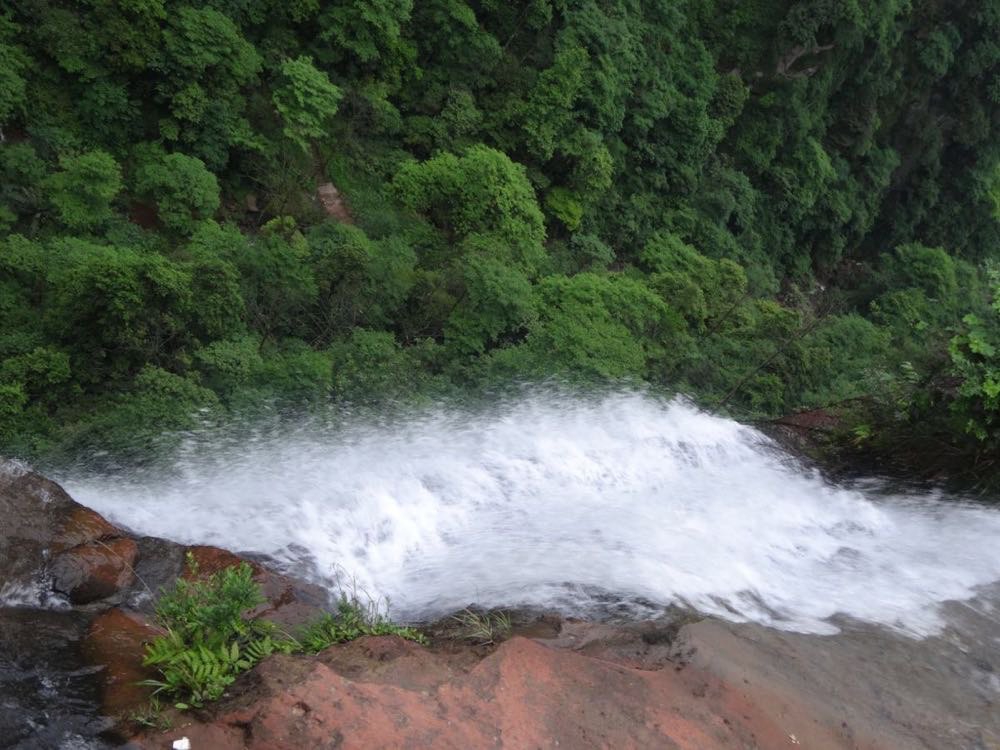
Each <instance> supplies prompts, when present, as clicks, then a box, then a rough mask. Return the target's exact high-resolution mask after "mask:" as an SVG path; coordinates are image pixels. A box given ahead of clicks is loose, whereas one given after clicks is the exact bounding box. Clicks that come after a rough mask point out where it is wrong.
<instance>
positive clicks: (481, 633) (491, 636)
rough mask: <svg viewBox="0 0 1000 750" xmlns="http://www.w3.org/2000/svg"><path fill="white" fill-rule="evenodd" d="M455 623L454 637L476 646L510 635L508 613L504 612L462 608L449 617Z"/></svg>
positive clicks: (485, 644) (491, 643)
mask: <svg viewBox="0 0 1000 750" xmlns="http://www.w3.org/2000/svg"><path fill="white" fill-rule="evenodd" d="M451 619H452V620H453V621H454V622H455V624H456V625H457V632H456V636H455V637H456V638H462V639H464V640H468V641H472V642H474V643H475V644H476V645H478V646H491V645H493V644H496V643H499V642H500V641H502V640H504V639H506V638H507V637H509V636H510V630H511V621H510V615H509V614H507V613H506V612H476V611H475V610H472V609H463V610H462V611H461V612H459V613H458V614H456V615H452V618H451Z"/></svg>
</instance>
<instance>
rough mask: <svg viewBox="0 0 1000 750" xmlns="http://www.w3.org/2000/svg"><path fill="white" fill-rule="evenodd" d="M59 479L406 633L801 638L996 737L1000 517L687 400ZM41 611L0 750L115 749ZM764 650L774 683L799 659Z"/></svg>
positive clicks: (14, 598)
mask: <svg viewBox="0 0 1000 750" xmlns="http://www.w3.org/2000/svg"><path fill="white" fill-rule="evenodd" d="M55 478H56V479H57V480H59V481H60V482H61V483H62V484H63V486H64V487H65V488H66V489H67V491H68V492H69V493H70V495H72V496H73V497H74V498H75V499H76V500H78V501H79V502H81V503H83V504H84V505H87V506H89V507H91V508H93V509H95V510H97V511H98V512H100V513H101V514H103V515H105V516H106V517H107V518H108V519H110V520H111V521H112V522H114V523H116V524H119V525H121V526H123V527H126V528H128V529H130V530H132V531H133V532H135V533H137V534H141V535H153V536H159V537H165V538H168V539H172V540H175V541H178V542H182V543H189V544H195V543H197V544H211V545H217V546H220V547H224V548H228V549H232V550H235V551H238V552H244V553H252V554H255V555H260V556H264V557H267V558H270V559H271V560H272V561H274V562H275V563H276V564H277V565H278V566H280V567H283V568H285V569H287V570H289V571H291V572H293V573H294V574H295V575H297V576H298V577H302V578H308V579H312V580H313V581H315V582H318V583H320V584H323V585H325V586H328V587H330V589H331V590H336V589H338V588H341V587H345V586H347V587H356V588H357V589H359V590H361V591H363V592H365V593H367V594H368V595H370V596H371V597H374V598H377V599H379V600H380V601H382V602H388V607H389V610H390V613H391V614H392V616H393V617H395V618H397V619H400V620H413V621H419V620H427V619H433V618H436V617H438V616H441V615H444V614H448V613H450V612H454V611H455V610H457V609H460V608H462V607H465V606H467V605H470V604H477V605H479V606H483V607H525V606H527V607H537V608H544V609H549V610H558V611H559V612H561V613H563V614H566V615H575V616H583V617H590V618H600V619H617V620H632V619H642V618H654V617H656V616H658V615H659V614H661V613H662V612H663V611H664V609H665V607H667V606H668V605H672V604H673V605H681V606H684V607H689V608H693V609H695V610H698V611H699V612H702V613H705V614H710V615H715V616H717V617H720V618H723V619H726V620H730V621H733V622H745V623H748V625H747V626H746V627H749V628H757V630H754V631H753V633H754V635H753V637H752V639H751V640H752V641H753V643H756V644H758V646H756V647H755V648H760V649H765V650H766V648H767V646H766V644H767V643H768V642H769V641H768V639H769V638H771V636H767V635H766V633H771V634H774V635H775V637H777V632H778V631H785V633H787V634H803V635H795V636H794V637H795V638H806V639H807V641H805V642H804V643H806V646H807V647H808V649H809V652H808V653H809V654H811V655H813V656H815V657H816V658H818V659H825V658H827V657H826V656H825V655H826V654H828V655H829V659H830V663H834V664H839V663H842V661H843V659H845V658H851V659H854V660H855V662H856V663H857V664H866V663H871V664H873V665H877V669H874V670H873V672H872V674H871V675H869V676H868V678H866V679H867V682H865V686H866V687H865V689H870V690H872V691H873V692H872V695H873V696H876V697H877V696H878V695H886V694H890V695H891V694H893V691H894V690H895V689H896V686H899V685H901V684H902V683H905V682H908V681H909V680H910V676H909V673H908V672H906V673H904V671H898V673H894V672H893V669H895V667H894V666H893V663H891V662H887V661H885V660H884V659H883V660H882V661H879V659H880V658H881V657H883V656H884V655H885V654H887V653H896V654H902V656H901V657H900V659H899V660H898V662H899V664H901V665H912V664H921V665H923V666H922V667H921V668H922V669H923V670H924V672H926V674H927V675H928V680H929V682H928V685H929V687H928V690H929V692H928V693H927V695H926V696H924V695H923V694H921V696H920V697H919V701H926V703H927V705H930V706H933V705H937V706H938V707H939V708H940V707H941V706H945V707H947V706H962V707H971V708H970V709H969V710H970V711H971V712H972V713H971V714H970V715H971V716H973V718H972V719H963V721H966V723H968V722H970V721H971V722H972V724H978V725H980V726H982V727H985V726H986V725H987V724H989V725H990V726H991V727H992V724H991V723H990V722H993V723H995V719H989V718H988V717H990V716H993V715H994V714H993V713H992V711H993V709H992V708H991V706H994V705H995V704H996V702H997V701H1000V679H998V678H997V677H996V674H997V671H1000V663H996V659H995V658H994V654H995V653H996V652H997V651H998V646H1000V620H998V613H1000V583H998V582H1000V507H996V506H991V505H989V504H984V503H974V502H970V501H966V500H964V499H962V498H958V497H953V496H946V495H944V494H942V493H940V492H937V491H924V492H916V491H910V490H906V491H902V490H900V489H899V487H898V486H896V485H893V484H890V483H886V482H882V481H879V480H866V481H855V482H852V483H849V484H844V483H841V484H836V483H832V482H830V481H828V480H827V479H825V478H824V477H823V476H822V475H821V474H820V473H819V472H818V471H817V470H815V469H812V468H809V467H807V466H806V465H804V464H803V463H802V462H801V461H799V460H798V459H797V458H795V457H793V456H791V455H790V454H788V453H787V452H786V451H785V450H783V449H781V448H780V447H779V446H778V445H776V444H775V443H774V442H772V441H771V440H770V439H768V438H767V437H766V436H765V435H763V434H762V433H760V432H758V431H756V430H754V429H752V428H749V427H746V426H743V425H740V424H738V423H736V422H734V421H731V420H728V419H724V418H720V417H715V416H712V415H709V414H706V413H704V412H701V411H699V410H697V409H695V408H693V407H692V406H691V405H689V404H688V403H686V402H685V401H683V400H672V401H667V400H662V399H658V398H655V397H652V396H650V395H648V394H643V393H638V392H625V393H619V394H612V395H603V396H594V397H582V396H570V395H565V394H555V393H551V392H545V393H537V394H535V395H527V396H524V397H521V398H519V399H515V400H511V401H507V402H504V403H501V404H500V405H495V406H493V407H491V408H488V409H482V408H479V409H460V408H455V407H440V408H434V409H426V410H424V411H422V412H419V413H414V414H411V415H409V416H408V417H406V418H402V419H397V420H393V421H392V422H388V421H382V422H377V421H372V420H368V419H363V418H360V417H354V418H351V417H347V418H344V419H340V420H338V421H337V423H336V425H335V426H330V425H329V424H326V425H319V424H316V423H312V422H310V423H307V424H300V425H298V426H297V427H296V428H295V429H288V428H287V427H285V428H281V429H277V428H275V429H263V428H258V429H255V430H252V431H237V432H233V431H206V432H205V433H202V434H196V435H192V436H190V437H189V438H188V439H187V442H186V445H185V446H184V448H183V450H181V452H180V453H179V454H178V458H177V459H176V460H175V461H173V462H172V463H171V465H170V466H169V467H166V468H164V467H162V466H160V467H158V468H156V469H155V470H153V469H149V470H146V471H143V472H133V473H131V474H129V475H126V476H122V475H120V474H119V475H107V474H95V473H89V472H82V471H76V472H72V473H66V474H64V475H62V476H56V477H55ZM0 589H2V587H0ZM28 593H30V592H28ZM25 596H26V594H25V592H24V591H13V590H11V591H6V592H5V591H4V590H0V627H2V628H3V629H4V639H2V640H3V644H6V645H5V646H4V648H6V649H7V651H9V653H7V652H5V651H4V650H3V648H0V699H2V700H0V729H3V727H5V726H6V727H8V728H14V729H15V730H16V731H17V732H19V733H25V732H26V733H27V734H25V735H24V737H23V738H20V739H19V737H14V736H13V735H11V737H6V738H0V747H4V746H16V747H24V748H29V747H30V748H34V747H65V748H96V747H100V746H101V741H100V740H99V739H97V735H98V734H99V733H100V732H101V730H102V729H104V728H106V726H107V723H106V722H104V721H102V720H100V719H99V718H97V717H96V710H97V703H96V697H95V694H94V685H93V679H92V676H93V668H89V667H87V666H86V665H85V664H83V663H81V662H79V659H78V655H77V654H76V652H75V651H74V650H73V643H74V639H77V638H78V637H79V632H78V631H79V625H78V623H77V621H76V619H75V615H74V614H73V612H72V611H70V610H68V608H67V607H66V606H65V605H63V606H62V607H61V608H60V606H59V603H58V602H54V601H51V600H49V601H46V597H44V596H43V597H41V598H39V597H34V598H32V597H28V598H27V599H25ZM33 623H34V624H33ZM774 629H777V630H774ZM840 630H843V631H844V632H843V633H842V634H841V635H840V636H837V637H835V638H816V636H822V635H829V634H836V633H838V631H840ZM771 641H772V642H773V643H772V647H771V648H772V650H773V651H774V652H775V653H776V654H777V656H776V657H774V658H776V659H778V662H780V656H781V652H782V650H783V649H787V648H789V645H788V644H789V643H790V641H782V640H780V638H779V639H778V640H776V641H775V640H774V639H773V638H771ZM3 644H0V645H3ZM900 644H902V645H900ZM32 649H33V650H32ZM817 654H818V655H819V656H816V655H817ZM792 661H793V662H795V663H796V664H799V662H800V661H802V660H801V659H800V660H799V661H796V660H795V658H792ZM790 664H791V662H790ZM33 665H34V666H33ZM786 666H787V665H786ZM904 668H905V669H909V666H905V667H900V668H899V669H900V670H903V669H904ZM781 671H782V666H781V664H780V663H778V664H777V672H778V673H780V672H781ZM819 674H820V676H822V675H823V674H824V673H823V672H822V670H821V671H820V673H819ZM934 675H938V676H939V677H940V684H939V685H938V686H937V687H936V688H935V687H934V685H935V684H936V683H935V680H936V678H935V677H934ZM801 679H802V680H803V685H807V684H815V683H816V681H817V680H818V679H821V677H819V678H818V677H816V674H815V673H810V674H808V675H804V676H801ZM869 683H871V684H869ZM831 689H832V690H842V689H844V688H837V687H834V688H831ZM866 700H867V699H866ZM872 700H875V698H872ZM915 700H916V699H915ZM915 705H916V704H915ZM922 705H924V704H923V703H920V704H919V706H922ZM919 706H918V708H919ZM921 710H922V709H921ZM956 710H957V709H956ZM975 717H987V718H981V719H980V718H975ZM11 731H13V730H11ZM914 731H916V730H914ZM920 731H922V732H924V734H926V731H928V730H920ZM983 731H988V732H994V734H987V735H983V736H988V737H992V736H1000V727H993V728H992V729H987V730H983ZM29 734H35V735H36V736H34V737H29V736H28V735H29ZM3 739H6V740H8V742H10V741H11V740H13V742H12V743H10V744H9V745H5V743H4V741H3ZM977 741H978V740H977ZM18 742H21V744H18ZM921 746H923V745H921ZM956 746H962V747H965V746H968V747H979V745H977V744H974V743H973V744H966V745H956Z"/></svg>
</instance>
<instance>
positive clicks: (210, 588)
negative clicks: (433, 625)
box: [142, 555, 425, 710]
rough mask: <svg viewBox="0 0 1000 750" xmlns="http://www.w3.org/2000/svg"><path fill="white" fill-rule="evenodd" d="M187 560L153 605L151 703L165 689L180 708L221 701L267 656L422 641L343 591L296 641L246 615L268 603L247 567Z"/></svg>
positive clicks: (148, 655) (148, 658) (418, 635)
mask: <svg viewBox="0 0 1000 750" xmlns="http://www.w3.org/2000/svg"><path fill="white" fill-rule="evenodd" d="M187 564H188V569H189V570H190V571H191V577H190V579H183V578H182V579H179V580H178V581H177V582H176V583H175V584H174V586H173V588H171V589H170V590H168V591H166V592H165V593H164V594H163V595H162V596H161V598H160V601H159V602H158V604H157V606H156V616H157V620H158V621H159V623H160V625H162V626H163V628H164V629H165V630H166V632H165V634H164V635H162V636H159V637H158V638H156V639H154V640H153V642H152V643H150V644H149V645H148V646H147V647H146V656H145V659H144V660H143V663H144V664H145V665H146V666H152V667H155V668H156V669H157V670H158V671H159V673H160V678H159V679H150V680H144V681H143V683H142V684H144V685H149V686H152V687H154V688H156V690H155V691H154V694H153V700H154V701H158V700H159V698H158V696H159V695H160V694H162V695H164V696H166V697H168V698H169V699H170V700H172V701H174V704H173V705H174V707H175V708H178V709H181V710H185V709H188V708H191V707H195V708H200V707H201V706H203V705H204V704H205V703H206V702H208V701H213V700H216V699H218V698H219V697H221V696H222V694H223V692H224V691H225V689H226V688H227V687H228V686H229V685H231V684H232V683H233V681H234V680H235V679H236V677H237V676H238V675H239V674H240V673H242V672H245V671H246V670H248V669H250V668H251V667H253V666H254V665H255V664H257V663H258V662H259V661H260V660H261V659H264V658H265V657H267V656H270V655H271V654H275V653H285V654H290V653H301V652H308V653H316V652H319V651H322V650H323V649H325V648H327V647H329V646H331V645H333V644H335V643H344V642H346V641H351V640H354V639H355V638H360V637H362V636H366V635H398V636H401V637H403V638H407V639H409V640H413V641H417V642H419V643H423V642H425V639H424V636H423V635H422V634H421V633H420V632H418V631H417V630H414V629H413V628H407V627H402V626H399V625H395V624H393V623H392V622H390V621H389V619H388V618H387V617H386V616H385V615H383V614H382V612H381V611H380V609H379V608H378V606H376V604H375V603H374V602H371V603H369V604H367V605H366V604H364V603H363V602H362V601H361V600H360V599H359V598H358V597H357V596H356V595H354V596H348V595H346V594H343V595H342V596H341V599H340V602H339V603H338V605H337V610H336V612H332V613H327V614H325V615H323V616H322V617H321V618H320V619H318V620H317V621H315V622H313V623H311V624H310V625H308V626H306V628H305V629H304V630H303V631H302V632H301V634H300V635H299V637H298V638H295V637H293V636H291V635H289V634H288V633H285V632H283V631H281V630H279V629H278V628H277V626H275V625H274V624H273V623H271V622H268V621H267V620H263V619H259V618H251V617H247V615H246V613H247V612H248V611H249V610H252V609H253V608H254V607H256V606H257V605H258V604H261V603H263V602H264V601H265V600H264V597H263V595H262V594H261V590H260V586H259V584H258V583H257V582H256V581H254V580H253V570H252V569H251V568H250V566H249V565H247V564H246V563H241V564H239V565H234V566H232V567H228V568H225V569H223V570H220V571H218V572H216V573H213V574H212V575H210V576H199V571H198V565H197V562H196V561H195V560H194V558H193V557H192V556H191V555H189V556H188V560H187ZM151 705H153V704H151Z"/></svg>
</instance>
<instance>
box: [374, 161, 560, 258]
mask: <svg viewBox="0 0 1000 750" xmlns="http://www.w3.org/2000/svg"><path fill="white" fill-rule="evenodd" d="M393 184H394V186H395V188H396V192H397V194H398V195H399V197H400V199H401V200H402V202H403V203H404V204H405V205H406V206H407V207H409V208H411V209H413V210H415V211H419V212H420V213H423V214H425V215H426V216H427V217H428V218H429V219H430V220H431V221H432V222H433V223H434V224H435V225H436V226H438V227H440V228H441V230H442V231H444V232H445V233H446V234H447V235H448V236H449V237H451V238H453V239H454V240H461V239H464V238H466V237H468V236H469V235H471V234H495V235H496V236H497V238H498V239H499V240H500V241H501V242H502V243H504V244H506V245H507V247H508V251H507V252H508V253H510V255H511V256H512V257H511V258H510V260H511V261H513V262H514V263H517V264H519V265H521V266H522V268H524V269H525V270H529V271H530V270H532V269H535V268H537V267H538V265H539V264H540V263H541V259H542V242H543V241H544V240H545V226H544V224H543V219H542V212H541V211H540V210H539V208H538V202H537V201H536V199H535V194H534V190H532V188H531V183H529V182H528V179H527V175H526V174H525V171H524V168H523V167H521V166H519V165H517V164H515V163H514V162H512V161H511V160H510V159H509V158H507V156H505V155H504V154H503V153H501V152H499V151H496V150H495V149H492V148H487V147H486V146H474V147H472V148H470V149H468V150H467V151H466V152H465V153H464V154H462V155H461V156H456V155H455V154H450V153H446V154H441V155H440V156H436V157H434V158H433V159H429V160H428V161H426V162H423V163H416V162H410V163H408V164H406V165H404V166H403V168H402V169H401V170H400V171H399V173H398V174H397V175H396V178H395V180H394V183H393Z"/></svg>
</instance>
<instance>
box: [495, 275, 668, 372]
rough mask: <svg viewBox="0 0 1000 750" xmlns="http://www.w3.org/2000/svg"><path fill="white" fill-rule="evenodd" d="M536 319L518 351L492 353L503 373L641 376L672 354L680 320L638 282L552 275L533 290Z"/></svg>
mask: <svg viewBox="0 0 1000 750" xmlns="http://www.w3.org/2000/svg"><path fill="white" fill-rule="evenodd" d="M539 295H540V305H539V319H538V321H537V322H535V323H534V324H532V325H531V326H530V327H529V332H528V335H527V338H526V340H525V342H524V344H522V345H521V346H518V347H516V348H514V349H505V350H501V351H500V352H498V353H497V355H496V361H497V363H498V364H499V365H500V366H501V367H503V368H510V367H516V368H517V369H523V370H524V371H526V372H529V373H532V374H541V373H544V372H549V371H555V372H558V373H562V374H565V375H568V376H571V377H573V376H580V377H583V378H587V379H608V378H610V379H619V378H626V377H635V378H641V377H644V376H646V375H648V374H649V367H650V364H651V362H652V361H653V360H655V359H659V358H660V357H662V356H664V354H665V353H666V352H668V351H670V352H672V353H674V354H676V352H677V348H678V346H681V345H682V341H683V333H682V328H683V322H682V320H681V318H680V316H679V315H678V314H677V313H676V312H675V311H674V310H672V309H671V308H670V307H669V306H667V305H666V304H665V303H664V302H663V300H661V299H660V298H659V297H657V296H656V295H655V294H654V293H653V292H652V291H651V290H650V289H649V288H648V287H646V286H645V285H643V284H642V283H641V282H638V281H635V280H633V279H631V278H628V277H625V276H621V275H598V274H593V273H582V274H579V275H577V276H574V277H572V278H563V277H558V276H553V277H549V278H546V279H544V280H543V281H542V283H541V284H540V285H539Z"/></svg>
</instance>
